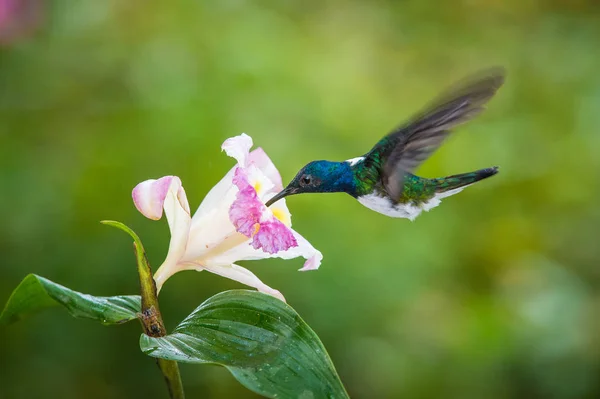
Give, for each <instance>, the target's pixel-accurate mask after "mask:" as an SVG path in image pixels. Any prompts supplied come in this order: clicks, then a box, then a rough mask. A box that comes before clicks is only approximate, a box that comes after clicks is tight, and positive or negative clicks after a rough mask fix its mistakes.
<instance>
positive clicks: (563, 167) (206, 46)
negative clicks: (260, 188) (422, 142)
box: [0, 0, 600, 399]
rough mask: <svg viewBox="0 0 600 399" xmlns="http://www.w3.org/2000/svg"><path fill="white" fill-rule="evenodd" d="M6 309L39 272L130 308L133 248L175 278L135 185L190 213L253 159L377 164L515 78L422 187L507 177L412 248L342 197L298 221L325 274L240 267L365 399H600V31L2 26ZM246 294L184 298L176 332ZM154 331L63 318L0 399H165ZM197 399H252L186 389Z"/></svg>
mask: <svg viewBox="0 0 600 399" xmlns="http://www.w3.org/2000/svg"><path fill="white" fill-rule="evenodd" d="M0 45H1V48H0V140H1V141H0V187H1V188H0V215H1V223H0V302H1V303H4V302H5V301H6V300H7V299H8V296H9V294H10V292H11V291H12V289H14V288H15V287H16V285H17V284H18V283H19V281H20V280H21V279H22V278H23V277H24V276H25V275H26V274H27V273H29V272H34V273H37V274H40V275H42V276H45V277H47V278H50V279H52V280H54V281H56V282H58V283H61V284H64V285H67V286H68V287H70V288H72V289H75V290H78V291H82V292H86V293H91V294H95V295H115V294H132V293H136V291H137V288H138V282H137V276H136V272H135V265H134V258H133V255H132V253H131V243H130V240H129V239H128V238H127V237H126V236H125V235H124V234H122V233H120V232H118V231H117V230H114V229H111V228H109V227H106V226H102V225H100V224H99V223H98V221H99V220H102V219H116V220H120V221H123V222H125V223H127V224H128V225H130V226H132V227H133V228H134V229H135V230H136V231H137V232H138V233H139V234H140V235H141V237H142V239H143V240H144V242H145V245H146V247H147V248H148V250H149V256H150V260H151V262H152V264H153V265H155V266H157V265H159V264H160V263H161V261H162V260H163V257H164V255H165V253H166V249H167V245H168V239H169V233H168V228H167V225H166V222H165V221H164V220H163V221H161V222H152V221H150V220H147V219H145V218H144V217H143V216H142V215H140V214H138V213H137V211H136V210H135V208H134V207H133V204H132V201H131V197H130V192H131V189H132V188H133V186H134V185H135V184H137V183H138V182H140V181H142V180H145V179H148V178H155V177H159V176H163V175H167V174H175V175H178V176H180V177H181V178H182V180H183V182H184V186H185V188H186V191H187V194H188V198H189V199H190V203H191V206H192V207H193V208H194V207H196V206H197V205H198V204H199V203H200V201H201V199H202V198H203V196H204V195H205V194H206V193H207V191H208V190H209V189H210V188H211V187H212V185H213V184H215V183H216V182H217V181H218V180H219V179H220V178H221V177H222V176H223V175H224V173H225V172H226V171H228V170H229V168H231V167H232V165H233V162H232V160H231V159H230V158H228V157H227V156H225V155H224V154H223V153H220V150H219V147H220V144H221V142H222V141H223V140H224V139H225V138H227V137H230V136H233V135H237V134H239V133H241V132H246V133H248V134H250V135H251V136H252V137H253V138H254V141H255V143H256V144H257V145H259V146H262V147H263V148H264V149H265V150H266V151H267V153H268V154H269V155H270V156H271V157H272V159H273V160H274V161H275V163H276V164H277V166H278V167H279V169H280V171H281V173H282V175H283V178H284V180H286V181H287V180H289V179H290V178H292V177H293V175H294V174H295V173H296V171H297V170H298V169H299V168H300V167H301V166H302V165H304V164H305V163H306V162H308V161H310V160H313V159H332V160H343V159H348V158H352V157H355V156H358V155H360V154H362V153H364V152H366V151H367V150H368V149H369V148H370V147H371V146H372V145H373V144H374V143H375V142H376V141H377V140H378V139H379V138H380V137H381V136H382V135H383V134H385V133H386V132H388V131H389V130H391V129H392V128H393V127H395V126H396V125H398V124H399V123H400V122H401V121H403V120H404V119H405V118H407V117H408V116H410V115H411V114H412V113H414V112H415V111H417V110H418V109H419V108H420V107H421V106H422V105H423V104H425V103H427V102H428V101H429V100H430V99H431V98H432V97H433V96H435V95H436V94H437V93H438V92H439V91H440V90H442V89H443V88H445V87H446V86H448V85H449V84H451V83H452V82H453V81H455V80H457V79H460V78H462V77H463V76H465V75H467V74H469V73H471V72H474V71H476V70H478V69H480V68H484V67H488V66H492V65H503V66H505V67H506V68H507V70H508V80H507V82H506V85H505V87H504V88H503V89H502V90H501V91H500V92H499V94H498V96H497V97H496V98H495V99H494V100H493V101H492V102H491V103H490V107H489V109H488V111H487V112H486V113H484V114H483V115H482V116H481V117H479V118H478V119H477V120H475V121H473V122H472V123H470V124H468V125H465V126H464V127H461V128H460V129H458V134H456V135H454V136H453V137H452V138H451V139H450V140H448V141H447V143H446V144H445V145H444V146H443V148H441V149H440V150H439V151H438V152H437V153H436V154H435V155H434V156H433V157H432V158H431V159H430V160H429V162H427V163H426V164H425V165H424V166H423V167H422V168H421V170H420V172H419V174H421V175H424V176H429V177H433V176H443V175H448V174H454V173H459V172H466V171H471V170H475V169H478V168H482V167H488V166H492V165H500V166H501V174H499V175H498V176H497V177H494V178H493V179H490V180H487V181H485V182H482V183H480V184H478V185H476V186H473V187H470V188H468V189H467V190H465V191H464V192H462V193H461V194H459V195H457V196H455V197H452V198H449V199H446V200H444V202H443V204H442V205H441V206H440V207H438V208H436V209H434V210H432V211H431V212H429V213H425V214H423V215H422V216H421V217H419V218H418V219H417V220H416V221H415V222H412V223H411V222H409V221H407V220H394V219H390V218H386V217H384V216H381V215H378V214H376V213H373V212H371V211H369V210H367V209H366V208H363V207H362V206H361V205H360V204H358V203H357V202H355V201H353V200H352V199H351V198H350V197H347V196H344V195H342V194H339V195H327V196H317V195H306V196H298V197H293V198H291V199H290V200H289V201H288V205H289V207H290V209H291V211H292V213H293V218H294V219H293V220H294V226H295V228H296V229H297V230H298V231H300V232H301V233H302V234H303V235H304V236H305V237H307V238H308V239H309V240H310V241H311V242H312V243H313V244H314V245H315V246H316V247H317V248H319V249H320V250H321V251H322V252H323V254H324V257H325V258H324V261H323V264H322V267H321V269H320V270H319V271H316V272H308V273H299V272H297V271H296V270H297V269H298V268H299V267H300V266H301V264H302V261H301V260H294V261H280V260H265V261H256V262H246V263H244V266H247V267H249V268H250V269H251V270H253V271H254V272H256V274H257V275H259V277H260V278H261V279H262V280H263V281H265V282H266V283H267V284H269V285H271V286H272V287H275V288H278V289H279V290H281V291H282V292H283V293H284V294H285V296H286V298H287V299H288V302H289V303H290V304H291V305H292V306H294V307H295V309H297V310H298V312H299V313H300V314H301V315H302V316H303V317H304V319H305V320H306V321H307V322H308V323H309V324H310V325H311V326H312V328H313V329H314V330H315V331H316V332H317V333H318V334H319V335H320V337H321V339H322V340H323V342H324V344H325V346H326V347H327V349H328V350H329V353H330V354H331V357H332V358H333V361H334V363H335V364H336V366H337V369H338V371H339V373H340V375H341V378H342V380H343V382H344V383H345V385H346V387H347V389H348V391H349V393H350V394H351V396H352V397H354V398H400V397H403V398H439V397H451V398H452V397H460V398H482V397H486V398H489V399H495V398H534V397H539V398H597V397H600V338H599V337H600V334H599V333H600V318H599V315H600V210H599V207H598V204H597V201H598V198H599V197H600V176H599V173H598V172H599V170H600V157H599V156H598V152H599V149H600V132H599V131H598V130H600V74H599V73H598V71H600V51H599V49H600V7H599V6H598V3H597V2H596V1H584V0H578V1H575V0H554V1H543V0H528V1H522V0H507V1H499V0H496V1H494V0H468V1H467V0H464V1H455V2H434V1H423V0H420V1H402V2H400V1H398V2H396V1H384V0H376V1H369V2H366V1H351V0H345V1H343V0H337V1H335V0H334V1H328V2H320V1H302V2H300V1H298V2H294V1H260V2H250V1H243V0H220V1H179V2H159V1H136V0H119V1H97V0H81V1H76V2H74V1H66V0H56V1H41V0H39V1H36V0H0ZM232 288H241V286H240V285H239V284H237V283H235V282H232V281H229V280H225V279H222V278H220V277H217V276H215V275H211V274H210V273H195V272H185V273H180V274H178V275H176V276H174V277H173V278H172V279H171V280H170V281H169V283H168V284H167V285H166V286H165V288H164V290H163V291H162V293H161V307H162V310H163V313H164V315H165V318H166V322H167V325H168V326H169V328H173V327H174V326H175V325H176V324H177V323H178V322H179V321H180V320H181V319H183V318H184V317H185V316H186V315H187V314H188V313H189V312H191V311H192V310H193V309H194V308H195V307H196V306H197V305H198V304H199V303H201V302H202V301H203V300H205V299H206V298H208V297H209V296H211V295H213V294H215V293H217V292H219V291H222V290H226V289H232ZM139 334H140V326H139V325H138V324H137V323H128V324H126V325H123V326H117V327H110V328H109V327H101V326H99V325H97V324H95V323H93V322H86V321H78V320H75V319H72V318H71V317H70V316H68V315H67V314H66V313H65V312H63V311H61V310H60V309H53V310H49V311H46V312H44V313H42V314H40V315H38V316H36V317H33V318H30V319H28V320H26V321H23V322H21V323H18V324H15V325H12V326H10V327H9V328H6V329H2V330H0V397H2V398H55V397H56V398H59V397H60V398H67V399H68V398H83V397H85V398H133V397H145V398H164V397H166V390H165V387H164V385H163V381H162V380H161V378H160V375H159V372H158V370H157V369H156V366H155V364H154V362H153V361H152V360H151V359H150V358H148V357H146V356H144V355H142V354H141V353H140V351H139V349H138V344H137V342H138V337H139ZM182 374H183V380H184V385H185V387H186V389H187V394H188V397H190V398H254V397H256V395H254V394H252V393H250V392H248V391H246V390H245V389H244V388H243V387H242V386H241V385H240V384H239V383H238V382H237V381H235V380H234V379H233V378H232V377H231V376H230V375H229V373H228V372H227V371H226V370H225V369H222V368H219V367H216V366H193V365H183V366H182Z"/></svg>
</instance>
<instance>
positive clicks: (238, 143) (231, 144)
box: [221, 133, 252, 167]
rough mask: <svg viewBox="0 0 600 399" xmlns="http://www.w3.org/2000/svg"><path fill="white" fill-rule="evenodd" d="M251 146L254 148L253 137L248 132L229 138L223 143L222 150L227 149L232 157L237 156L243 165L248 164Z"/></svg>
mask: <svg viewBox="0 0 600 399" xmlns="http://www.w3.org/2000/svg"><path fill="white" fill-rule="evenodd" d="M250 148H252V137H250V136H248V135H247V134H246V133H242V134H241V135H239V136H235V137H231V138H228V139H227V140H225V142H223V145H221V150H223V151H225V152H226V153H227V155H229V156H230V157H232V158H235V159H236V160H237V161H238V163H239V164H240V165H241V166H243V167H245V166H246V159H247V158H248V153H249V151H250Z"/></svg>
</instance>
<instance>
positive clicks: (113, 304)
mask: <svg viewBox="0 0 600 399" xmlns="http://www.w3.org/2000/svg"><path fill="white" fill-rule="evenodd" d="M58 305H60V306H63V307H64V308H65V309H67V311H68V312H69V313H70V314H71V315H72V316H74V317H77V318H82V319H92V320H96V321H99V322H101V323H102V324H106V325H110V324H121V323H125V322H127V321H130V320H133V319H136V318H137V313H138V312H139V311H140V297H139V296H137V295H123V296H110V297H103V296H92V295H87V294H82V293H80V292H76V291H73V290H70V289H68V288H67V287H63V286H62V285H59V284H56V283H53V282H52V281H50V280H48V279H45V278H43V277H40V276H36V275H35V274H30V275H28V276H27V277H25V278H24V279H23V281H21V284H19V286H18V287H17V288H16V289H15V290H14V291H13V293H12V294H11V296H10V298H8V302H7V303H6V306H5V307H4V310H3V311H2V314H0V325H7V324H10V323H13V322H15V321H17V320H20V319H22V318H24V317H26V316H28V315H30V314H32V313H35V312H38V311H40V310H42V309H45V308H49V307H53V306H58Z"/></svg>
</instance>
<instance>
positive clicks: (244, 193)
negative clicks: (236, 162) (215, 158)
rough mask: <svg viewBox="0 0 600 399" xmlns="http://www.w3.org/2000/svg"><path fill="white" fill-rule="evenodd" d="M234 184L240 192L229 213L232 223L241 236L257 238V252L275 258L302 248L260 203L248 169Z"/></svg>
mask: <svg viewBox="0 0 600 399" xmlns="http://www.w3.org/2000/svg"><path fill="white" fill-rule="evenodd" d="M233 184H235V185H236V186H237V187H238V189H239V191H238V193H237V195H236V199H235V201H233V204H231V208H230V209H229V219H230V220H231V223H233V225H234V226H235V228H236V230H237V231H238V232H240V233H242V234H244V235H245V236H246V237H253V240H252V246H253V247H254V248H255V249H260V248H262V250H263V251H264V252H267V253H270V254H275V253H277V252H280V251H285V250H287V249H289V248H291V247H295V246H297V245H298V243H297V242H296V239H295V238H294V236H293V234H292V231H291V230H290V229H289V228H287V227H286V226H285V225H284V224H283V223H281V222H280V221H279V220H277V219H276V218H275V217H274V216H273V215H272V214H271V213H270V212H271V211H270V210H269V209H268V208H267V207H266V206H265V205H264V204H263V203H262V202H261V201H260V199H259V198H258V195H257V194H256V190H254V187H252V186H251V185H250V183H249V182H248V178H247V175H246V172H245V171H244V169H242V168H239V167H238V169H237V170H236V171H235V175H234V177H233Z"/></svg>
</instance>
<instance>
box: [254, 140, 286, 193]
mask: <svg viewBox="0 0 600 399" xmlns="http://www.w3.org/2000/svg"><path fill="white" fill-rule="evenodd" d="M248 161H249V162H252V163H254V164H255V165H256V167H258V169H260V170H261V171H262V172H263V173H264V174H265V176H267V177H268V178H269V180H271V181H272V182H273V183H274V184H275V190H276V191H277V192H279V191H281V190H283V182H282V181H281V175H280V174H279V171H278V170H277V167H276V166H275V164H274V163H273V161H271V158H269V156H268V155H267V153H266V152H265V151H264V150H263V149H262V148H260V147H258V148H257V149H255V150H254V151H252V152H251V153H250V155H249V156H248Z"/></svg>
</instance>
